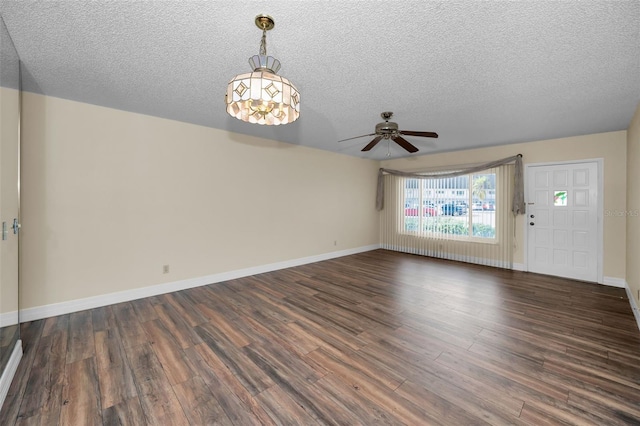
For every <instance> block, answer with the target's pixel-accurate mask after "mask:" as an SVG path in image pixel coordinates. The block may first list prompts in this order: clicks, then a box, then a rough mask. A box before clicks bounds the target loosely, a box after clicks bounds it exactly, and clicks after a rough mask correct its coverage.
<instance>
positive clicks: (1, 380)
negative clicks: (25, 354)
mask: <svg viewBox="0 0 640 426" xmlns="http://www.w3.org/2000/svg"><path fill="white" fill-rule="evenodd" d="M20 359H22V340H18V341H17V342H16V345H15V346H14V347H13V352H12V353H11V358H9V362H8V363H7V366H6V367H5V369H4V371H3V372H2V377H0V408H2V405H3V404H4V399H5V398H6V397H7V393H8V392H9V387H10V386H11V381H12V380H13V376H15V374H16V370H17V369H18V364H20Z"/></svg>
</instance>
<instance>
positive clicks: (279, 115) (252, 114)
mask: <svg viewBox="0 0 640 426" xmlns="http://www.w3.org/2000/svg"><path fill="white" fill-rule="evenodd" d="M255 23H256V25H257V27H258V28H260V29H261V30H262V39H261V40H260V54H258V55H254V56H252V57H251V58H249V65H251V68H252V69H253V72H251V73H246V74H240V75H237V76H235V77H234V78H233V80H231V81H230V82H229V85H228V86H227V94H226V95H225V103H226V105H227V112H228V113H229V114H230V115H231V116H233V117H235V118H237V119H238V120H242V121H246V122H248V123H256V124H265V125H267V126H277V125H279V124H287V123H292V122H294V121H296V120H297V119H298V116H299V115H300V93H298V89H296V87H295V86H294V85H293V83H291V82H290V81H289V80H287V79H286V78H284V77H281V76H279V75H277V74H276V73H277V72H278V70H279V69H280V61H279V60H277V59H276V58H274V57H273V56H267V31H269V30H271V29H273V27H274V26H275V23H274V21H273V18H272V17H270V16H268V15H258V16H256V19H255Z"/></svg>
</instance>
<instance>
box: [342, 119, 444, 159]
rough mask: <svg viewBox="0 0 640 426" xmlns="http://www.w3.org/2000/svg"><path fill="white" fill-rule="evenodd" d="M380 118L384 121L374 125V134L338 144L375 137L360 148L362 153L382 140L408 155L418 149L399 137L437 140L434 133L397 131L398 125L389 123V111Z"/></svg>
mask: <svg viewBox="0 0 640 426" xmlns="http://www.w3.org/2000/svg"><path fill="white" fill-rule="evenodd" d="M380 116H381V117H382V119H383V120H384V122H382V123H378V124H376V131H375V133H371V134H368V135H360V136H355V137H353V138H348V139H342V140H340V141H338V142H344V141H348V140H351V139H358V138H363V137H365V136H375V138H373V140H372V141H371V142H369V143H368V144H367V145H366V146H365V147H364V148H362V151H365V152H366V151H370V150H371V149H373V147H374V146H376V145H377V144H378V142H380V141H381V140H383V139H386V140H392V141H394V142H395V143H397V144H398V145H400V146H401V147H402V148H404V149H405V150H406V151H408V152H409V153H412V154H413V153H414V152H418V151H419V149H418V148H416V147H415V146H414V145H413V144H411V143H410V142H409V141H408V140H406V139H405V138H403V137H402V136H400V135H406V136H418V137H421V138H437V137H438V134H437V133H434V132H418V131H413V130H399V129H398V123H394V122H393V121H389V120H390V119H391V117H393V112H391V111H385V112H383V113H382V114H380Z"/></svg>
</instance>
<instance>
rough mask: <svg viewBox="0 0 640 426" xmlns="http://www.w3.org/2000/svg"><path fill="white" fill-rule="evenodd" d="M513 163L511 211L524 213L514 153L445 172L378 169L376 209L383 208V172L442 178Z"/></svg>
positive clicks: (520, 173) (517, 159)
mask: <svg viewBox="0 0 640 426" xmlns="http://www.w3.org/2000/svg"><path fill="white" fill-rule="evenodd" d="M509 163H515V170H514V182H513V200H512V204H511V211H512V212H513V214H514V215H518V214H525V205H524V178H523V170H522V154H518V155H514V156H513V157H507V158H503V159H501V160H496V161H491V162H489V163H485V164H480V165H477V166H473V167H468V168H466V169H463V170H456V171H452V172H445V173H441V172H439V173H411V172H403V171H400V170H391V169H383V168H381V169H380V170H378V190H377V193H376V209H377V210H378V211H381V210H382V209H383V208H384V179H383V176H384V175H385V174H390V175H395V176H402V177H408V178H412V179H442V178H449V177H457V176H463V175H468V174H471V173H477V172H481V171H483V170H487V169H491V168H494V167H498V166H501V165H503V164H509Z"/></svg>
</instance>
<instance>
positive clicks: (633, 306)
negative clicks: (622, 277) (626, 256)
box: [624, 281, 640, 330]
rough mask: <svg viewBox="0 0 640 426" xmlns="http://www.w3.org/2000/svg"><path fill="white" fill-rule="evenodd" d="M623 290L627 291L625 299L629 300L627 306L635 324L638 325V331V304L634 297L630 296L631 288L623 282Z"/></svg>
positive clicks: (639, 318)
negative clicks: (631, 312)
mask: <svg viewBox="0 0 640 426" xmlns="http://www.w3.org/2000/svg"><path fill="white" fill-rule="evenodd" d="M624 289H625V290H626V291H627V298H629V304H630V305H631V310H632V311H633V316H634V317H636V323H637V324H638V330H640V309H638V304H637V303H636V299H635V297H633V294H631V288H630V287H629V284H628V283H627V282H626V281H625V282H624Z"/></svg>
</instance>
